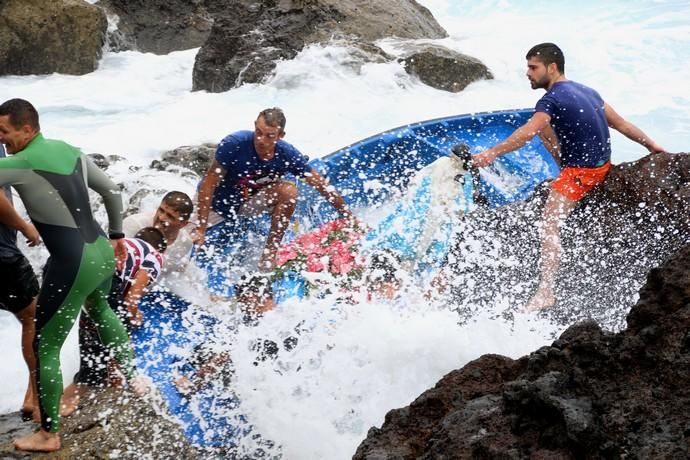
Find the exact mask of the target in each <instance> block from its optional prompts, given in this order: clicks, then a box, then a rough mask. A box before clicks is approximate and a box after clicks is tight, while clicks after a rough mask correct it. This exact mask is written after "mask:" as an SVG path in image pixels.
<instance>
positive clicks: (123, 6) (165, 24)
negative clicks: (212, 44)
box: [97, 0, 222, 54]
mask: <svg viewBox="0 0 690 460" xmlns="http://www.w3.org/2000/svg"><path fill="white" fill-rule="evenodd" d="M220 3H222V2H219V1H214V0H191V1H190V0H100V1H99V2H98V3H97V5H98V6H100V7H102V8H104V9H105V10H106V11H107V12H108V14H110V15H114V16H117V35H116V36H117V40H113V39H112V37H111V47H112V48H115V49H116V50H118V51H119V50H123V49H133V50H138V51H141V52H144V53H155V54H167V53H169V52H171V51H176V50H183V49H189V48H197V47H199V46H201V45H203V44H204V42H205V41H206V39H207V38H208V35H209V33H210V32H211V27H212V26H213V18H212V12H213V11H214V8H216V7H219V5H216V4H220ZM221 11H222V10H221Z"/></svg>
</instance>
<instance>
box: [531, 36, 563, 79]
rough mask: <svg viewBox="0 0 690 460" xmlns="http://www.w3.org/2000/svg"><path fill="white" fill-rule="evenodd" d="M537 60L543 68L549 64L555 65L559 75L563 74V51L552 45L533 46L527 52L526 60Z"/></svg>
mask: <svg viewBox="0 0 690 460" xmlns="http://www.w3.org/2000/svg"><path fill="white" fill-rule="evenodd" d="M533 57H535V58H537V59H539V60H540V61H541V62H543V63H544V65H545V66H548V65H549V64H553V63H555V64H556V68H557V69H558V71H559V72H560V73H565V57H564V56H563V51H561V49H560V48H559V47H558V46H556V45H554V44H553V43H540V44H538V45H534V46H533V47H532V48H531V49H530V50H529V51H528V52H527V56H526V58H527V59H529V58H533Z"/></svg>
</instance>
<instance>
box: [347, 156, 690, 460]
mask: <svg viewBox="0 0 690 460" xmlns="http://www.w3.org/2000/svg"><path fill="white" fill-rule="evenodd" d="M689 162H690V156H689V155H687V154H677V155H668V154H662V155H655V156H648V157H645V158H643V159H641V160H639V161H636V162H633V163H627V164H622V165H617V166H614V167H613V169H612V171H611V174H610V176H609V178H608V179H607V180H606V182H605V183H604V185H603V186H602V187H601V188H600V190H598V191H597V192H596V193H594V194H592V196H591V197H590V198H589V199H588V200H587V201H586V202H585V203H583V206H582V208H581V209H580V210H579V211H578V212H577V213H576V214H574V215H573V217H572V220H573V223H577V225H581V226H582V225H585V229H584V230H583V235H585V236H584V237H586V238H588V241H591V244H590V243H587V244H585V245H584V246H585V248H587V247H588V245H589V250H590V251H592V250H593V249H596V248H597V247H598V245H599V244H602V243H603V241H605V240H607V239H608V240H611V239H613V238H616V237H618V238H621V239H624V240H625V241H627V243H625V244H630V245H631V246H630V250H631V251H634V252H635V255H634V256H631V255H625V258H622V259H621V258H618V259H611V260H610V261H609V262H610V263H612V264H616V263H620V264H625V263H628V262H627V261H628V260H629V259H631V258H635V259H638V260H640V261H641V262H640V264H639V267H638V265H633V266H632V267H633V269H634V270H636V271H639V272H642V271H643V268H642V267H643V266H644V265H645V264H646V265H647V267H650V266H654V265H655V263H654V262H655V261H658V264H659V266H658V267H657V268H653V269H652V270H651V271H649V269H648V268H647V269H646V270H644V272H645V273H646V276H644V277H643V283H644V285H643V287H642V289H640V290H639V300H638V301H637V302H636V303H635V302H631V303H630V305H634V306H632V309H628V308H624V309H622V307H615V306H614V307H611V310H616V309H617V310H621V309H622V310H623V311H625V312H626V313H627V316H624V317H625V325H626V326H627V327H625V328H624V329H623V330H621V331H620V332H618V333H614V332H609V331H606V330H604V329H602V327H601V326H600V325H599V324H598V322H597V321H594V320H586V321H582V322H580V323H577V324H575V325H573V326H571V327H570V328H568V329H567V330H566V331H565V332H564V333H563V334H561V336H560V337H559V338H558V339H557V340H556V341H554V342H553V343H552V345H551V346H547V347H543V348H541V349H539V350H537V351H535V352H533V353H532V354H530V355H529V356H525V357H523V358H520V359H518V360H512V359H509V358H504V357H499V356H492V355H486V356H482V357H481V358H479V359H477V360H475V361H473V362H471V363H469V364H467V365H466V366H465V367H463V368H462V369H459V370H456V371H453V372H451V373H449V374H448V375H446V376H445V377H444V378H442V379H441V380H440V381H439V382H438V383H437V384H436V386H435V387H434V388H432V389H430V390H427V391H426V392H425V393H423V394H422V395H421V396H419V397H418V398H417V399H416V400H415V401H413V402H412V403H411V404H410V405H409V406H407V407H405V408H402V409H395V410H393V411H391V412H389V413H388V414H387V415H386V418H385V421H384V423H383V425H382V427H381V428H376V427H374V428H371V429H370V431H369V433H368V436H367V438H366V439H365V440H364V441H363V442H362V444H361V445H360V446H359V448H358V450H357V452H356V454H355V456H354V458H355V459H379V460H382V459H421V458H423V459H430V458H505V459H523V458H558V459H569V458H572V459H575V458H665V459H666V458H668V459H671V458H673V459H675V458H688V456H690V431H689V430H688V427H689V426H690V422H689V421H688V417H687V414H688V413H690V412H689V409H690V390H689V389H688V382H690V365H689V364H690V334H689V333H688V331H690V276H689V268H688V267H690V245H688V241H690V238H689V235H688V227H687V226H688V222H690V220H689V217H690V216H688V210H687V207H686V206H685V204H686V203H687V202H688V201H687V199H688V190H689V187H690V185H689V184H690V180H689V179H690V178H689V177H688V174H689V173H690V163H689ZM659 177H663V178H664V180H661V181H660V180H659V179H658V178H659ZM542 195H543V194H542ZM540 196H541V195H539V194H537V197H535V200H533V201H536V202H540V201H541V199H540ZM640 203H645V205H644V206H640ZM520 206H523V207H524V206H529V204H522V205H520ZM532 206H534V204H533V205H532ZM537 208H538V207H537ZM523 211H524V209H523ZM538 211H539V210H538V209H536V211H535V212H534V213H533V214H534V216H531V215H528V216H527V217H524V216H525V215H526V214H530V213H524V212H523V213H518V214H519V215H521V216H523V217H524V218H523V220H522V221H519V219H517V218H513V219H512V224H513V225H514V226H513V227H511V226H507V228H505V229H504V230H506V231H512V232H515V231H516V229H525V228H527V226H528V225H533V224H534V222H533V221H534V220H536V218H537V217H538V215H539V213H538ZM498 212H500V210H499V211H498ZM503 212H509V211H508V210H507V209H506V210H505V211H503ZM513 212H514V211H513ZM494 222H495V223H496V222H498V221H494ZM588 223H589V224H588ZM587 225H588V226H587ZM516 226H517V227H516ZM659 227H664V228H666V230H665V231H664V233H665V238H655V237H654V232H655V231H656V232H659V231H660V230H659ZM497 234H500V232H498V231H496V232H494V233H493V235H497ZM515 235H517V233H513V236H515ZM536 236H537V235H536V234H535V235H534V239H535V240H536ZM568 238H569V240H568V241H567V242H566V247H570V246H568V245H569V244H572V238H573V236H572V235H570V236H569V237H568ZM641 243H644V245H643V246H640V244H641ZM620 244H623V243H620ZM514 246H515V245H514ZM537 249H538V248H537ZM569 250H571V251H572V250H573V249H572V247H570V249H569ZM567 251H568V249H566V252H567ZM611 252H612V253H613V252H614V251H611ZM628 268H629V267H628ZM625 269H626V266H624V267H622V268H616V269H614V268H613V266H611V267H609V268H608V269H606V270H607V271H609V272H614V274H613V275H612V276H616V275H615V272H616V271H617V270H625ZM629 275H630V274H629ZM633 275H634V276H636V275H637V273H633ZM595 279H596V278H595ZM588 281H589V282H588ZM608 281H609V282H615V281H612V280H608ZM579 289H581V290H583V291H586V292H587V293H588V294H589V295H590V296H591V294H592V292H596V291H598V290H600V291H606V290H610V289H612V286H611V285H610V284H608V283H605V284H602V285H601V286H597V285H594V286H593V285H592V284H591V280H585V279H583V278H582V277H581V278H580V284H579ZM627 289H632V287H630V286H628V287H627ZM614 291H615V289H614ZM614 293H615V292H614ZM605 300H606V296H603V297H602V299H601V301H602V302H603V301H605ZM582 302H583V303H582V312H583V314H586V313H587V312H594V313H595V316H596V313H597V312H598V310H597V309H596V308H595V309H592V310H589V309H588V308H587V307H588V306H591V305H592V304H593V303H592V302H591V301H590V302H589V303H588V302H587V301H586V300H583V301H582ZM619 302H621V300H620V299H619ZM559 308H563V307H559ZM562 313H563V315H564V316H565V317H568V318H572V316H570V313H571V312H565V311H563V312H562ZM577 314H578V312H575V315H576V316H577ZM599 314H600V315H605V313H604V312H600V313H599ZM604 317H605V316H602V318H604Z"/></svg>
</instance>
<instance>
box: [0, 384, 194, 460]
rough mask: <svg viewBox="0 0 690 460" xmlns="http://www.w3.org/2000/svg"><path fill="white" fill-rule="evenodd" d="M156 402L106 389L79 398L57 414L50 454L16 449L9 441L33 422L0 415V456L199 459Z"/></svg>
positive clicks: (15, 415)
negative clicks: (57, 443)
mask: <svg viewBox="0 0 690 460" xmlns="http://www.w3.org/2000/svg"><path fill="white" fill-rule="evenodd" d="M159 401H160V398H159V397H156V396H148V397H145V398H141V399H138V398H133V397H131V396H129V395H127V394H125V393H123V392H122V391H121V390H117V389H112V388H111V389H107V390H99V391H96V392H94V393H93V394H92V395H91V396H87V397H85V398H84V399H83V400H82V404H81V407H80V409H78V410H77V412H75V413H74V414H72V415H71V416H69V417H63V418H62V428H61V438H62V449H61V450H59V451H58V452H54V453H50V454H32V453H26V452H20V451H16V450H15V449H14V447H13V445H12V440H13V439H14V438H16V437H19V436H23V435H26V434H29V433H31V432H32V431H34V430H35V429H36V428H37V427H38V425H37V424H34V423H32V422H22V421H21V418H20V415H19V413H11V414H4V415H0V458H8V459H12V458H34V457H38V458H45V459H84V460H91V459H106V458H121V459H140V458H147V456H151V455H153V457H151V458H184V459H195V458H202V456H200V453H199V452H198V451H196V450H195V449H194V448H192V447H191V446H190V445H189V443H188V442H187V440H186V438H185V436H184V433H183V432H182V429H181V428H180V426H179V425H178V424H177V423H175V422H173V421H172V419H171V418H170V417H169V416H167V415H165V409H164V407H163V406H162V405H161V404H160V402H159Z"/></svg>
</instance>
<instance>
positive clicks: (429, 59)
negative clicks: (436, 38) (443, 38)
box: [401, 45, 494, 93]
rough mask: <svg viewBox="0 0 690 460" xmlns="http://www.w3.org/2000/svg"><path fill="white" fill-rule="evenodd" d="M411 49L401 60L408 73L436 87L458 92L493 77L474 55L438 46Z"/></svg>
mask: <svg viewBox="0 0 690 460" xmlns="http://www.w3.org/2000/svg"><path fill="white" fill-rule="evenodd" d="M409 48H411V49H410V50H409V51H408V53H407V54H406V55H405V56H404V57H403V58H402V59H401V60H402V62H403V64H404V65H405V70H407V73H409V74H412V75H416V76H417V77H419V79H420V80H421V81H422V82H424V83H426V84H427V85H429V86H431V87H433V88H437V89H443V90H446V91H450V92H451V93H457V92H460V91H462V90H463V89H465V88H466V87H467V85H469V84H470V83H472V82H474V81H477V80H491V79H493V78H494V76H493V74H492V73H491V72H490V71H489V69H488V68H487V67H486V65H484V63H483V62H481V61H480V60H479V59H476V58H473V57H471V56H467V55H464V54H461V53H457V52H455V51H452V50H449V49H448V48H444V47H442V46H438V45H421V46H409ZM415 48H418V49H415Z"/></svg>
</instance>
